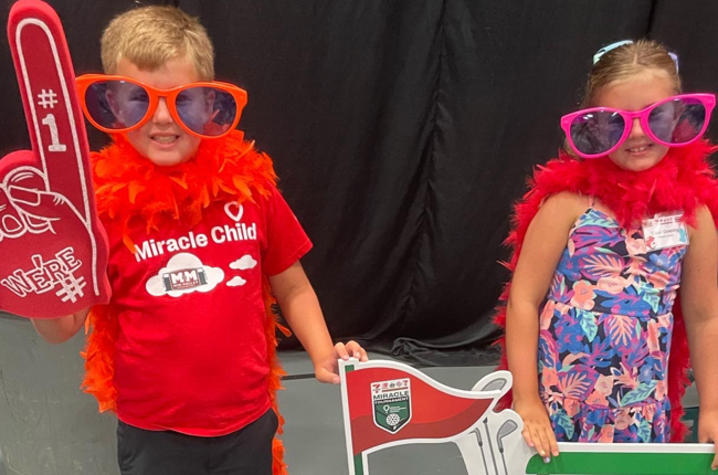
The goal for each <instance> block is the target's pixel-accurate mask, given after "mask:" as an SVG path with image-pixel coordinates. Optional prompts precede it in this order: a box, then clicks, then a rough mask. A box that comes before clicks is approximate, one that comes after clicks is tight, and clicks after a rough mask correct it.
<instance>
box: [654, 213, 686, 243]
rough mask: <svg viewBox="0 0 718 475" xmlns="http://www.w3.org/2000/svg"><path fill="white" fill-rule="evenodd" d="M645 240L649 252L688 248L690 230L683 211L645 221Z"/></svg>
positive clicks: (659, 214)
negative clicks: (678, 247)
mask: <svg viewBox="0 0 718 475" xmlns="http://www.w3.org/2000/svg"><path fill="white" fill-rule="evenodd" d="M643 239H644V240H645V242H646V248H647V249H648V250H649V251H655V250H658V249H665V248H667V247H677V246H687V245H688V229H687V228H686V224H685V223H684V222H683V211H672V212H668V213H658V214H656V215H655V216H653V217H652V218H646V219H644V220H643Z"/></svg>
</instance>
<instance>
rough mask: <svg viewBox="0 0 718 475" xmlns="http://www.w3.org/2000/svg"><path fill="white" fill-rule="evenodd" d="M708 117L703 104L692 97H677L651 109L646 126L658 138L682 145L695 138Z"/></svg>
mask: <svg viewBox="0 0 718 475" xmlns="http://www.w3.org/2000/svg"><path fill="white" fill-rule="evenodd" d="M707 119H708V112H707V110H706V107H705V105H704V104H703V102H701V101H700V100H699V99H696V98H692V97H684V98H677V99H673V100H671V101H668V102H665V103H663V104H661V105H659V106H658V107H655V108H654V109H653V110H651V113H650V115H649V117H648V126H649V127H650V129H651V132H652V133H653V134H654V135H655V136H656V137H657V138H658V139H660V140H662V141H663V142H665V143H668V144H671V145H682V144H686V143H689V142H691V141H693V140H695V139H696V138H697V137H698V136H699V135H700V133H701V132H702V131H703V127H704V125H705V123H706V120H707Z"/></svg>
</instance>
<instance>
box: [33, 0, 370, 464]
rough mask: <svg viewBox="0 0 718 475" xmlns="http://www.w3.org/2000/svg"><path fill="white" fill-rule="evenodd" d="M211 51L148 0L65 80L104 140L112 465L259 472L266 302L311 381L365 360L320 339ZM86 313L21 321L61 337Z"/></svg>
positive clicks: (270, 392)
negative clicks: (108, 139) (342, 363)
mask: <svg viewBox="0 0 718 475" xmlns="http://www.w3.org/2000/svg"><path fill="white" fill-rule="evenodd" d="M213 54H214V53H213V48H212V45H211V42H210V40H209V37H208V36H207V33H206V31H205V30H204V28H203V27H202V26H201V25H200V24H199V22H198V21H197V19H195V18H192V17H189V16H187V15H186V14H185V13H183V12H182V11H180V10H178V9H176V8H173V7H164V6H148V7H143V8H138V9H134V10H130V11H128V12H126V13H124V14H122V15H120V16H118V17H117V18H115V19H114V20H113V21H112V22H111V23H110V24H109V26H108V27H107V29H106V30H105V32H104V34H103V37H102V61H103V67H104V70H105V73H107V74H109V75H111V76H106V75H92V76H85V77H80V78H78V86H79V88H80V91H81V92H80V96H81V97H80V99H81V100H82V101H83V102H84V106H85V111H86V113H87V115H88V119H89V120H90V121H91V122H92V123H93V124H94V125H95V126H97V127H98V128H100V129H101V130H104V131H106V132H110V133H112V136H113V144H112V145H110V146H109V147H107V148H105V149H103V150H102V151H100V152H99V153H97V154H94V156H93V173H94V177H95V188H96V194H97V206H98V214H99V215H100V218H101V219H102V221H103V224H104V225H105V228H106V230H107V234H108V237H109V249H110V256H109V264H108V275H109V279H110V282H111V285H112V291H113V295H112V300H111V302H110V303H109V304H108V305H105V306H96V307H93V308H92V310H90V311H89V322H90V324H91V326H92V329H93V330H92V333H91V334H90V336H89V338H88V347H87V352H86V355H85V356H86V359H87V365H86V366H87V375H86V378H85V388H86V390H87V391H88V392H91V393H93V394H94V395H95V396H96V397H97V398H98V401H99V402H100V408H101V410H105V409H113V410H115V411H116V412H117V416H118V419H119V423H118V429H117V436H118V460H119V465H120V470H121V472H122V473H123V474H133V475H134V474H152V475H156V474H160V473H168V474H173V475H176V474H192V475H197V474H205V473H207V474H209V473H232V474H251V475H258V474H269V473H272V439H273V437H274V434H275V431H276V429H277V416H276V414H275V412H274V410H273V408H274V407H275V406H276V404H275V396H274V391H275V389H276V388H277V387H278V385H279V382H278V377H279V372H280V370H279V369H278V368H277V367H276V364H275V359H276V357H275V351H274V346H275V343H276V340H275V337H274V331H275V325H274V320H273V316H272V315H271V311H269V310H268V309H270V308H271V302H272V299H271V296H274V297H275V298H276V300H277V302H278V304H279V306H280V307H281V309H282V313H283V315H284V316H285V318H286V320H287V322H288V323H289V325H290V326H291V328H292V330H293V331H294V333H295V334H296V335H297V337H298V339H299V341H300V342H301V343H302V345H303V346H304V347H305V349H306V350H307V352H308V353H309V356H310V357H311V359H312V362H313V364H314V368H315V375H316V377H317V379H318V380H320V381H323V382H332V383H337V382H338V380H339V377H338V375H337V374H336V368H335V366H336V359H337V358H348V357H349V356H355V357H359V358H360V359H362V360H365V359H366V352H365V351H364V350H363V349H362V348H361V347H360V346H359V345H358V344H357V343H356V342H353V341H352V342H349V343H348V344H347V345H346V346H345V345H343V344H341V343H339V344H337V345H336V346H333V345H332V342H331V339H330V336H329V332H328V331H327V327H326V324H325V322H324V317H323V316H322V312H321V309H320V307H319V303H318V301H317V297H316V295H315V293H314V290H313V289H312V287H311V285H310V283H309V281H308V279H307V277H306V275H305V273H304V271H303V269H302V266H301V265H300V263H299V258H300V257H302V256H303V255H304V254H305V253H306V252H307V251H308V250H309V249H310V248H311V243H310V241H309V239H308V238H307V236H306V235H305V233H304V231H303V230H302V228H301V226H300V225H299V223H298V221H297V220H296V218H295V217H294V214H293V213H292V212H291V210H290V209H289V207H288V206H287V204H286V202H285V201H284V199H283V198H282V196H281V195H280V194H279V192H278V191H277V189H276V187H275V181H276V177H275V175H274V170H273V168H272V163H271V159H270V158H269V157H268V156H266V155H265V154H263V153H259V152H257V151H256V150H254V148H253V144H252V143H249V142H245V141H244V140H243V135H242V133H241V132H240V131H238V130H234V126H235V125H236V121H237V120H238V118H239V113H240V112H241V108H242V106H243V105H244V101H245V100H246V95H245V93H244V91H242V90H241V89H239V88H237V87H236V86H233V85H230V84H224V83H216V82H213V81H212V79H213V76H214V70H213V69H214V68H213V62H214V57H213ZM198 82H202V83H201V84H195V83H198ZM270 294H271V295H270ZM87 316H88V311H87V310H85V311H82V312H78V313H77V314H74V315H69V316H67V317H63V318H59V319H53V320H39V319H38V320H33V323H34V325H35V327H36V329H37V330H38V332H39V333H40V334H41V335H42V336H43V337H44V338H45V339H47V340H48V341H51V342H61V341H64V340H66V339H68V338H69V337H71V336H72V335H73V334H75V333H76V332H77V331H78V330H79V329H80V328H81V327H82V326H83V323H84V322H85V320H86V318H87ZM280 451H281V450H278V452H280ZM282 470H283V469H282V467H281V462H280V461H275V471H277V472H281V471H282ZM275 473H276V472H275Z"/></svg>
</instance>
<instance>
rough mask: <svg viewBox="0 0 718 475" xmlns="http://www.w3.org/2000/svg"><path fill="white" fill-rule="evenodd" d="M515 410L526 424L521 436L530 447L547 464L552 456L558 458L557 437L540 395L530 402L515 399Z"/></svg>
mask: <svg viewBox="0 0 718 475" xmlns="http://www.w3.org/2000/svg"><path fill="white" fill-rule="evenodd" d="M513 410H514V411H516V412H517V413H518V415H519V416H521V420H523V422H524V430H523V432H522V433H521V434H522V435H523V436H524V439H525V440H526V443H527V444H528V445H529V447H534V448H535V449H536V451H537V452H538V454H539V455H540V456H541V457H543V459H544V461H545V462H548V461H549V460H550V458H551V455H553V456H554V457H556V456H558V444H557V443H556V435H555V434H554V433H553V428H552V427H551V421H550V420H549V418H548V413H547V412H546V408H545V407H544V405H543V403H542V402H541V399H539V397H538V395H536V398H531V400H529V401H522V400H520V399H514V405H513Z"/></svg>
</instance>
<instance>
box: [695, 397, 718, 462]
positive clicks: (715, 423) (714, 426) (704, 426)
mask: <svg viewBox="0 0 718 475" xmlns="http://www.w3.org/2000/svg"><path fill="white" fill-rule="evenodd" d="M698 442H700V443H711V442H712V443H713V444H714V446H715V453H716V455H715V456H714V457H713V462H711V469H713V470H715V469H717V468H718V410H705V409H704V408H702V407H701V408H699V410H698Z"/></svg>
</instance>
